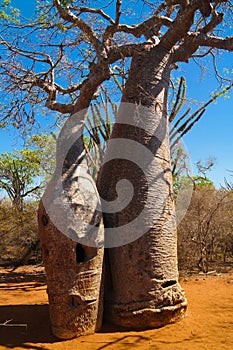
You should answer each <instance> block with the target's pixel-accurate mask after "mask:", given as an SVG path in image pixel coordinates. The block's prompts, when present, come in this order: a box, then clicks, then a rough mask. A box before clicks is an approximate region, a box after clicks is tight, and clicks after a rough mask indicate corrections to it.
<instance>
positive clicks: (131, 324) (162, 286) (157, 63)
mask: <svg viewBox="0 0 233 350" xmlns="http://www.w3.org/2000/svg"><path fill="white" fill-rule="evenodd" d="M170 58H171V57H170V53H169V52H167V49H165V48H163V47H161V46H158V47H154V48H151V47H148V48H147V49H146V50H144V52H140V53H139V54H138V55H134V57H133V59H132V63H131V68H130V73H129V77H128V80H127V84H126V88H125V91H124V92H123V97H122V102H127V103H132V104H134V105H135V104H136V105H138V106H144V107H146V108H147V112H146V113H145V114H142V113H141V114H140V118H141V120H140V121H138V115H137V113H135V110H134V108H132V113H130V109H127V115H125V114H124V113H125V110H124V108H122V109H120V112H119V115H118V117H117V121H116V124H115V125H114V129H113V133H112V136H111V138H112V139H114V138H116V139H119V138H120V139H130V140H134V141H136V142H138V143H140V144H142V145H144V146H145V147H146V148H148V149H149V150H150V151H151V152H152V153H153V154H154V157H155V158H156V159H157V162H156V163H154V162H153V161H152V162H151V163H148V164H146V166H145V167H144V171H141V170H140V169H139V168H138V167H137V165H135V164H133V163H132V162H129V161H127V160H121V159H115V160H114V161H109V162H106V163H105V164H104V166H103V168H102V170H101V173H100V176H99V181H98V189H99V192H100V195H101V197H102V198H103V199H105V200H107V201H113V200H114V199H115V198H116V196H117V194H116V183H117V182H118V181H119V180H120V179H128V180H129V181H130V182H131V183H132V184H133V186H134V196H133V199H132V202H131V203H130V204H129V205H128V206H127V207H126V208H125V209H123V210H121V211H119V212H116V213H113V214H109V213H105V214H104V226H105V228H108V227H116V226H118V227H119V228H122V230H123V229H124V234H125V235H127V236H130V235H131V236H132V237H133V234H134V233H133V232H130V228H126V229H125V227H126V226H127V223H128V222H130V221H131V220H134V219H135V218H136V217H137V216H138V215H139V214H140V213H141V212H142V210H143V208H144V207H146V212H145V216H144V220H145V223H146V222H148V225H149V229H148V230H147V232H146V233H145V234H143V235H142V236H141V237H140V238H138V239H136V240H135V241H133V242H132V243H129V244H126V245H123V246H119V247H116V248H111V249H107V251H106V279H105V284H106V288H105V317H106V318H107V319H108V320H110V321H111V322H113V323H115V324H118V325H120V326H123V327H127V328H130V329H146V328H153V327H160V326H163V325H166V324H168V323H171V322H175V321H177V320H179V319H181V318H183V317H184V316H185V310H186V305H187V301H186V298H185V295H184V292H183V290H182V288H181V287H180V285H179V283H178V268H177V242H176V223H175V211H174V201H173V192H172V176H171V168H170V153H169V133H168V121H167V91H168V85H169V78H170V71H171V63H170V62H171V59H170ZM127 119H128V120H129V121H130V122H129V124H130V125H126V124H125V123H124V120H127ZM113 151H114V150H113V149H112V147H111V143H110V144H109V147H108V150H107V157H108V155H109V154H111V152H113ZM126 151H127V150H126ZM110 158H111V157H110ZM158 164H159V168H158ZM158 180H159V181H158ZM149 191H150V194H151V195H152V198H153V200H152V201H151V200H148V198H149V197H150V196H149ZM162 197H163V198H164V200H163V201H162V203H161V201H160V198H162ZM161 204H162V205H163V207H162V209H161ZM153 217H154V218H156V219H155V220H153Z"/></svg>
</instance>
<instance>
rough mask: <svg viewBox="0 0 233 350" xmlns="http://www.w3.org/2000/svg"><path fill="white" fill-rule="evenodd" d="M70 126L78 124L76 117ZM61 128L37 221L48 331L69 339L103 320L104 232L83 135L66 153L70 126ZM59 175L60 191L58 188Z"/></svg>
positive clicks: (91, 328) (99, 324)
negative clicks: (46, 300) (54, 158)
mask: <svg viewBox="0 0 233 350" xmlns="http://www.w3.org/2000/svg"><path fill="white" fill-rule="evenodd" d="M71 121H72V119H71ZM81 124H82V121H81ZM74 126H78V124H77V125H76V123H75V120H74ZM64 130H65V131H64V132H63V134H62V135H61V136H60V139H59V140H60V143H61V144H60V145H59V143H58V145H57V169H56V171H55V174H54V176H53V178H52V180H51V181H50V183H49V185H48V186H47V188H46V191H45V194H44V197H43V200H42V201H41V202H40V205H39V210H38V222H39V234H40V240H41V248H42V257H43V261H44V265H45V271H46V277H47V287H48V288H47V292H48V298H49V309H50V320H51V326H52V332H53V334H54V335H55V336H57V337H58V338H61V339H70V338H74V337H77V336H80V335H85V334H91V333H94V332H95V331H96V330H98V329H99V328H100V326H101V324H102V314H103V293H102V288H101V286H102V262H103V248H99V245H98V238H100V239H101V237H102V236H103V224H102V217H101V215H100V213H99V212H98V211H97V210H96V206H97V202H98V194H97V191H96V189H95V184H94V183H93V181H91V180H90V176H89V177H88V173H87V167H86V164H85V160H84V158H85V157H84V151H83V141H82V138H81V137H80V138H79V139H78V140H76V141H75V142H74V143H73V142H71V144H72V146H71V147H70V146H69V147H68V149H69V151H68V153H67V154H66V150H65V145H66V144H67V142H68V141H69V140H68V141H67V137H68V138H69V137H70V135H72V132H71V128H69V127H68V129H67V130H66V129H64ZM66 131H68V132H66ZM74 139H75V137H74ZM62 152H63V153H64V154H63V156H61V153H62ZM63 158H65V161H63ZM80 168H81V169H82V172H80ZM59 169H62V174H59V171H58V170H59ZM59 181H61V183H62V192H59V191H58V192H57V186H58V183H59ZM56 193H57V194H56ZM63 194H64V197H62V195H63ZM66 200H67V202H68V206H67V205H66V204H65V202H66ZM56 203H58V204H56ZM50 208H52V209H50ZM67 208H68V209H67ZM53 211H54V213H55V216H54V215H53ZM72 215H73V216H72ZM54 218H55V219H54ZM72 218H76V220H77V221H76V223H75V221H74V222H73V219H72ZM88 224H91V225H92V226H91V228H92V229H90V226H89V225H88ZM88 227H89V230H88ZM95 244H96V245H95Z"/></svg>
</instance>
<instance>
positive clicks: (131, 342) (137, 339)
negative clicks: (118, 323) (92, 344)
mask: <svg viewBox="0 0 233 350" xmlns="http://www.w3.org/2000/svg"><path fill="white" fill-rule="evenodd" d="M149 341H150V338H148V337H144V336H142V335H125V336H124V337H120V338H118V339H116V340H113V341H111V342H109V343H108V344H105V345H102V346H101V347H99V348H98V350H104V349H108V348H109V349H111V348H112V349H117V348H119V347H120V348H121V349H122V348H123V347H124V349H126V350H127V349H137V347H140V349H141V348H142V345H144V346H145V348H146V347H147V346H146V345H148V343H149ZM145 342H147V344H145ZM157 349H158V347H157V346H154V347H153V350H157Z"/></svg>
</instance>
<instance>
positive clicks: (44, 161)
mask: <svg viewBox="0 0 233 350" xmlns="http://www.w3.org/2000/svg"><path fill="white" fill-rule="evenodd" d="M56 139H57V135H56V134H55V133H53V132H51V133H50V134H49V135H46V134H40V135H33V136H31V137H29V138H28V139H27V147H29V148H32V149H33V150H34V152H35V153H36V154H38V156H39V159H38V160H39V164H40V171H41V175H44V178H45V180H46V181H47V180H48V179H49V178H50V176H51V175H52V174H53V172H54V169H55V163H56Z"/></svg>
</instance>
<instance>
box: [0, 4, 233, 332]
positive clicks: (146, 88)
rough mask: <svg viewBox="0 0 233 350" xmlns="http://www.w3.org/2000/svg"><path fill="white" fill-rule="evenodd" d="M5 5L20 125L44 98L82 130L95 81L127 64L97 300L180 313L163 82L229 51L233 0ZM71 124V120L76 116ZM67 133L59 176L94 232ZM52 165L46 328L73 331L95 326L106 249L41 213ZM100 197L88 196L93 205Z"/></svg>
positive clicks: (126, 322) (110, 312) (118, 318)
mask: <svg viewBox="0 0 233 350" xmlns="http://www.w3.org/2000/svg"><path fill="white" fill-rule="evenodd" d="M113 5H114V6H113ZM131 5H133V6H136V10H137V12H140V11H141V10H142V11H141V13H142V17H141V20H140V21H139V20H138V19H137V21H136V22H134V16H130V13H131V11H130V6H131ZM6 6H8V5H6ZM140 6H141V7H140ZM1 16H2V17H3V18H4V23H3V26H4V28H3V30H2V31H1V39H0V44H1V47H2V49H3V50H2V52H3V54H2V63H1V76H2V77H3V81H4V84H3V89H4V91H5V94H6V95H5V100H6V99H8V97H9V96H8V95H7V94H14V96H15V98H14V103H13V104H11V105H10V107H9V108H8V109H5V111H6V112H5V114H4V115H3V118H13V119H14V122H16V123H18V124H22V123H23V122H24V118H25V115H26V117H27V119H28V122H33V118H34V113H35V111H34V109H35V106H37V105H40V104H41V103H44V104H45V107H47V109H49V110H51V111H55V112H58V113H61V114H62V115H65V116H71V115H74V114H75V113H76V115H77V116H78V117H77V125H76V126H78V127H79V128H80V130H82V128H83V125H84V122H85V112H86V109H87V108H88V106H89V105H90V103H91V101H92V100H93V98H96V94H98V87H99V86H100V84H102V83H104V82H105V81H108V80H110V81H111V76H112V75H114V74H115V73H116V69H117V72H118V74H119V72H120V74H123V71H124V65H126V67H128V66H127V65H128V64H129V61H128V59H131V61H130V68H129V71H128V74H127V76H126V84H125V87H124V91H123V94H122V98H121V106H120V110H119V113H118V116H117V119H116V123H115V125H114V128H113V132H112V135H111V138H110V142H109V145H108V149H107V153H106V159H105V162H104V165H103V167H102V169H101V171H100V173H99V176H98V183H97V187H98V190H99V193H100V195H101V197H102V205H103V209H102V211H103V222H104V227H105V246H107V247H108V249H107V250H106V259H105V261H106V264H105V265H106V271H105V287H106V288H105V295H106V298H105V304H104V307H105V309H106V316H107V317H108V319H109V320H110V321H111V322H114V323H116V324H119V325H122V326H125V327H129V328H130V329H144V328H150V327H158V326H162V325H165V324H167V323H169V322H174V321H176V320H179V319H180V318H182V317H183V316H184V314H185V309H186V305H187V302H186V298H185V295H184V292H183V290H182V289H181V287H180V285H179V283H178V271H177V256H176V227H175V226H176V225H175V212H174V202H173V193H172V177H171V167H170V153H169V133H168V120H167V98H168V88H169V81H170V77H171V73H172V70H173V69H175V68H177V66H178V65H179V63H180V62H187V63H188V61H189V59H191V58H192V57H193V56H194V55H195V56H199V57H200V58H201V57H202V58H203V60H204V59H205V57H206V56H208V55H214V52H215V50H227V51H232V50H233V37H232V36H231V33H230V32H229V31H230V29H227V30H225V36H220V35H223V33H224V29H225V28H227V20H231V18H232V7H231V2H230V1H225V0H216V1H209V0H187V1H186V0H185V1H173V0H171V1H155V2H148V1H140V2H137V5H135V4H134V3H133V2H132V3H130V4H129V3H128V2H125V1H121V0H116V1H114V2H111V3H110V4H107V5H106V4H100V3H99V2H97V1H91V2H89V1H85V0H84V1H83V0H82V1H71V0H54V1H52V0H51V1H42V2H40V5H39V7H38V9H37V18H36V19H33V21H27V20H22V21H21V22H19V23H18V17H19V14H18V12H15V11H13V12H11V13H10V12H9V11H8V12H7V9H6V10H5V12H2V14H1ZM16 16H17V18H16ZM143 16H144V17H143ZM220 29H221V30H220ZM116 64H118V65H119V67H118V68H116ZM3 102H4V101H3ZM7 105H8V104H7ZM3 112H4V111H3ZM70 125H71V126H70V128H71V129H72V130H73V128H74V125H75V122H74V119H72V120H71V122H70ZM76 130H77V127H76ZM70 139H71V137H70V135H69V134H68V133H67V129H66V132H63V133H62V135H61V137H60V141H59V142H60V143H59V142H58V151H57V170H58V169H59V167H60V168H62V172H61V176H60V178H61V181H62V186H63V189H64V192H65V193H66V198H68V201H70V203H71V205H72V208H74V213H75V215H76V217H77V216H78V217H79V218H83V217H85V218H86V220H87V221H88V220H89V221H90V222H92V226H93V227H95V235H96V237H99V233H98V232H96V231H98V230H100V231H101V227H102V224H101V222H102V221H101V215H100V211H99V210H93V206H91V205H90V201H91V200H90V198H91V194H92V193H94V191H95V190H94V187H95V185H94V184H93V183H91V189H92V190H90V192H88V191H87V192H88V195H87V198H88V201H89V202H88V201H87V200H86V201H85V200H84V202H82V204H81V199H80V198H81V197H82V196H81V195H80V193H83V192H82V191H83V188H82V184H80V183H79V184H78V180H79V179H80V176H79V169H84V172H87V167H86V164H85V160H84V153H85V151H84V146H83V142H82V139H81V138H80V137H79V138H78V139H77V140H76V141H75V140H73V142H72V145H70V148H69V149H65V153H64V150H63V146H64V144H67V143H69V140H70ZM136 145H138V146H139V147H138V148H136ZM140 152H141V153H140ZM60 153H62V157H63V158H64V159H63V160H62V162H61V159H62V157H61V156H60ZM138 155H139V157H138V158H137V156H138ZM135 157H136V158H135ZM140 166H141V168H140ZM58 173H59V172H58V171H57V172H55V176H54V178H53V180H52V181H51V183H50V186H49V187H48V190H47V196H46V199H47V202H46V201H45V202H46V203H45V202H43V203H42V202H41V205H40V209H39V226H40V231H41V239H42V251H43V256H44V261H45V267H46V271H47V276H48V291H49V299H50V311H51V321H52V326H53V331H54V333H55V334H56V335H57V336H59V337H61V338H69V337H72V336H76V335H80V334H85V333H88V332H93V331H94V330H95V329H96V327H97V328H98V327H99V325H100V323H101V320H100V319H101V307H99V306H98V305H101V301H100V300H101V296H100V295H102V292H100V290H101V266H102V255H103V251H102V248H100V247H101V245H98V244H97V246H95V247H93V243H92V244H91V247H88V245H87V242H86V241H85V240H84V241H81V242H80V241H79V242H78V244H77V243H76V242H75V240H77V237H79V233H80V232H79V231H82V230H83V228H79V227H77V228H76V230H72V233H70V236H69V237H67V236H65V235H64V234H62V232H61V230H60V231H59V228H58V227H57V226H59V225H58V224H57V223H56V222H53V221H52V220H51V217H49V215H48V211H47V206H48V205H49V203H48V201H49V200H48V198H50V199H51V198H53V199H54V192H56V191H55V190H56V186H57V183H58V181H60V178H59V179H58ZM120 180H121V181H120ZM122 180H124V181H123V182H122ZM125 180H127V181H128V182H126V181H125ZM129 181H130V182H131V184H132V185H133V191H131V192H133V194H132V193H131V192H130V191H129V188H130V186H129ZM119 184H120V186H118V187H119V188H120V191H118V192H119V193H117V191H116V189H119V188H117V187H116V186H117V185H119ZM84 187H85V186H84ZM89 189H90V187H89ZM131 190H132V189H131ZM48 194H49V195H48ZM130 194H132V198H131V199H132V201H131V202H130V203H127V205H126V207H125V208H123V209H122V208H121V207H117V210H116V211H115V212H114V211H113V207H112V204H113V202H114V203H115V202H117V195H119V198H120V199H121V200H122V201H123V202H124V203H125V197H127V196H128V197H129V195H130ZM56 199H57V198H56ZM126 199H128V198H126ZM97 202H98V196H97V195H96V200H95V201H94V204H93V205H94V206H95V205H97ZM118 202H119V201H118ZM126 202H127V201H126ZM106 203H109V204H106ZM98 208H99V206H98ZM119 208H121V209H119ZM58 211H59V209H58ZM59 213H60V215H61V214H62V210H61V211H60V212H59ZM141 214H142V215H141ZM138 218H140V220H139V221H138ZM64 220H65V218H64ZM58 221H59V220H58ZM67 224H69V223H68V222H67ZM84 231H85V230H84ZM82 233H83V232H82ZM114 234H115V236H114ZM100 237H101V234H100ZM119 237H120V239H118V238H119ZM59 273H60V274H59ZM93 276H94V277H93ZM57 286H59V288H58V289H57V293H55V291H56V288H57ZM96 324H97V326H96Z"/></svg>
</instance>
